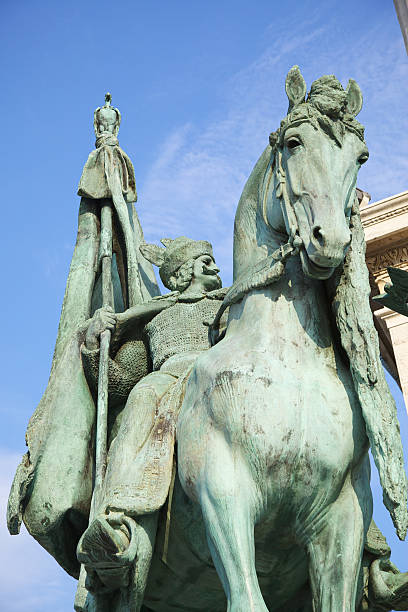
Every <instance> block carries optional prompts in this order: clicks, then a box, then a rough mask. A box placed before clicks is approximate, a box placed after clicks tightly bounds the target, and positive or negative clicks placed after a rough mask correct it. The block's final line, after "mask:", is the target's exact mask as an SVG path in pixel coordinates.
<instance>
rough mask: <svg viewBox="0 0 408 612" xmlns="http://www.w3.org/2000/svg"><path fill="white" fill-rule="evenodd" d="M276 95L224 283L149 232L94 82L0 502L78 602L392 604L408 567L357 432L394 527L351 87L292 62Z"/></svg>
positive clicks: (198, 259) (206, 264)
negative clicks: (75, 192)
mask: <svg viewBox="0 0 408 612" xmlns="http://www.w3.org/2000/svg"><path fill="white" fill-rule="evenodd" d="M286 92H287V95H288V99H289V110H288V114H287V116H286V117H285V118H284V119H283V121H282V122H281V125H280V127H279V129H278V130H277V131H276V132H274V133H272V134H271V136H270V141H269V142H270V144H269V145H268V146H267V147H266V149H265V151H264V152H263V153H262V155H261V157H260V159H259V161H258V162H257V164H256V166H255V168H254V170H253V171H252V173H251V175H250V177H249V179H248V181H247V184H246V185H245V188H244V190H243V193H242V196H241V199H240V202H239V205H238V209H237V213H236V217H235V232H234V284H233V286H232V287H231V288H230V289H228V290H227V289H222V288H221V281H220V278H219V275H218V273H219V269H218V268H217V266H216V263H215V260H214V255H213V251H212V247H211V244H210V243H209V242H207V241H205V240H202V241H194V240H190V239H188V238H186V237H179V238H176V239H175V240H171V239H163V240H162V244H163V247H159V246H157V245H152V244H146V243H145V242H144V239H143V234H142V230H141V227H140V224H139V221H138V217H137V214H136V211H135V209H134V206H133V202H135V201H136V186H135V178H134V171H133V166H132V163H131V161H130V159H129V157H128V156H127V155H126V154H125V153H124V152H123V151H122V150H121V149H120V147H119V143H118V140H117V134H118V129H119V124H120V113H119V111H118V110H117V109H114V108H113V107H112V106H111V104H110V102H111V98H110V95H109V94H107V96H106V103H105V106H103V107H102V108H98V109H97V110H96V111H95V119H94V126H95V134H96V149H95V151H93V152H92V153H91V154H90V156H89V159H88V161H87V163H86V165H85V168H84V172H83V175H82V177H81V181H80V186H79V194H80V195H81V196H82V199H81V206H80V213H79V227H78V239H77V245H76V248H75V252H74V256H73V260H72V264H71V269H70V274H69V278H68V282H67V289H66V294H65V299H64V305H63V310H62V314H61V322H60V327H59V332H58V338H57V343H56V349H55V354H54V361H53V366H52V371H51V376H50V380H49V384H48V387H47V389H46V391H45V394H44V396H43V398H42V400H41V402H40V404H39V406H38V408H37V410H36V411H35V413H34V415H33V417H32V419H31V421H30V424H29V427H28V431H27V443H28V448H29V450H28V453H27V454H26V455H25V456H24V458H23V461H22V463H21V464H20V466H19V467H18V470H17V473H16V477H15V480H14V483H13V488H12V491H11V493H10V499H9V510H8V521H9V529H10V531H11V532H12V533H18V531H19V527H20V523H21V521H22V520H24V522H25V524H26V526H27V528H28V530H29V532H30V533H31V534H32V535H33V536H34V537H35V538H36V539H37V540H38V542H39V543H40V544H41V545H42V546H44V548H46V550H48V552H50V554H52V555H53V556H54V557H55V559H56V560H57V561H58V563H60V565H61V566H62V567H63V568H64V569H65V570H66V571H67V572H69V573H70V574H71V575H73V576H76V577H80V581H79V587H78V592H77V598H76V602H75V608H76V610H77V611H78V612H80V611H81V612H84V611H85V610H88V612H105V611H108V610H109V611H112V612H136V611H137V610H141V609H142V610H154V611H157V612H160V611H162V612H168V611H170V610H174V611H176V610H180V611H181V610H190V611H193V610H196V611H197V612H204V611H208V610H211V611H214V612H216V611H218V610H219V611H220V612H221V611H222V610H225V609H226V608H228V610H229V611H231V612H247V611H248V610H252V611H254V612H255V611H256V612H265V611H267V610H270V611H272V610H274V611H280V612H283V611H285V612H287V611H291V612H307V611H311V610H312V609H313V610H315V611H321V612H330V611H332V612H338V611H339V610H343V611H344V612H352V611H353V612H354V610H355V609H359V610H361V611H363V610H364V611H367V612H369V611H371V612H374V611H375V610H384V611H385V610H388V611H389V610H392V609H395V610H403V609H407V608H408V599H407V595H406V592H407V591H408V586H407V585H408V575H406V574H401V573H400V572H399V571H398V570H397V568H395V566H393V564H392V563H391V562H390V561H389V557H390V549H389V547H388V545H387V543H386V542H385V539H384V538H383V536H382V534H381V533H380V532H379V531H378V529H377V528H376V527H375V525H374V524H373V523H372V522H371V515H372V500H371V491H370V486H369V478H370V475H369V463H368V449H369V446H371V450H372V453H373V457H374V459H375V463H376V466H377V468H378V470H379V474H380V479H381V484H382V486H383V491H384V503H385V505H386V507H387V508H388V510H389V512H390V514H391V517H392V520H393V522H394V524H395V527H396V530H397V533H398V535H399V537H400V538H404V537H405V534H406V530H407V521H408V515H407V492H406V475H405V473H404V468H403V458H402V445H401V440H400V437H399V426H398V422H397V417H396V410H395V404H394V401H393V399H392V397H391V395H390V392H389V389H388V387H387V385H386V382H385V379H384V375H383V370H382V367H381V363H380V355H379V348H378V339H377V336H376V332H375V329H374V326H373V321H372V315H371V311H370V308H369V302H368V297H369V291H370V289H369V282H368V275H367V270H366V267H365V259H364V254H365V245H364V235H363V230H362V226H361V221H360V218H359V210H358V203H357V201H356V197H355V186H356V179H357V173H358V170H359V168H360V166H361V164H362V163H364V162H365V161H366V159H367V157H368V152H367V148H366V145H365V142H364V132H363V128H362V126H361V125H360V124H359V123H358V122H357V120H356V119H355V116H356V115H357V114H358V112H359V111H360V109H361V106H362V96H361V92H360V89H359V87H358V85H357V84H356V83H355V82H354V81H352V80H350V81H349V85H348V87H347V89H346V90H344V89H343V87H342V86H341V84H340V83H339V82H338V81H337V79H336V78H335V77H334V76H324V77H321V78H320V79H318V80H317V81H315V82H314V83H313V84H312V86H311V90H310V92H309V94H308V96H307V97H306V84H305V82H304V79H303V77H302V75H301V74H300V71H299V69H298V68H297V67H294V68H292V70H291V71H290V72H289V74H288V76H287V79H286ZM106 206H109V211H110V213H109V215H110V217H109V218H111V219H112V224H111V225H110V222H109V223H108V224H106V222H105V221H104V220H103V218H102V219H101V208H103V207H105V210H106ZM104 214H105V213H104ZM107 228H108V229H107ZM107 258H108V259H107ZM104 262H105V263H104ZM106 262H108V266H109V267H108V268H107V267H106ZM151 264H154V265H155V266H157V267H158V269H159V273H160V277H161V279H162V282H163V284H164V285H165V286H166V287H167V288H168V289H169V290H170V293H168V294H165V295H163V296H160V295H159V291H158V288H157V284H156V280H155V276H154V272H153V268H152V265H151ZM104 266H105V267H104ZM107 269H108V272H109V274H108V277H106V270H107ZM103 270H105V272H103ZM104 274H105V276H104ZM106 278H108V282H107V281H106ZM107 292H108V294H109V293H110V295H111V299H110V300H109V299H108V300H107V299H106V295H107ZM389 295H391V293H390V292H389ZM103 296H105V297H103ZM108 297H109V296H108ZM108 303H111V304H112V306H113V307H107V304H108ZM404 303H405V302H404ZM104 334H105V336H104ZM106 334H108V335H107V336H106ZM104 337H105V338H110V340H108V344H107V348H108V351H109V352H108V353H107V357H106V362H105V361H104V358H103V356H101V355H102V340H101V339H102V338H104ZM102 370H104V372H105V375H106V381H107V398H108V404H107V421H106V424H105V429H104V428H103V427H102V429H101V424H100V422H99V423H98V429H97V433H96V421H97V418H96V405H97V403H98V402H97V398H98V394H99V397H100V396H101V371H102ZM99 414H100V413H99V403H98V415H99ZM99 418H100V417H99V416H98V419H99ZM101 432H102V434H103V435H102V437H104V438H105V440H104V442H105V446H106V447H107V450H108V456H107V466H106V473H105V467H104V466H103V470H102V471H101V470H99V472H98V461H100V459H99V457H102V459H103V457H104V455H103V452H102V454H101V453H99V452H98V448H99V446H98V444H97V450H96V457H97V465H96V466H95V460H94V457H95V437H97V438H98V436H99V438H100V436H101ZM99 438H98V439H99ZM176 441H177V453H175V452H174V448H175V442H176ZM105 459H106V457H105ZM99 468H100V466H99ZM95 470H96V474H97V483H98V482H99V481H98V474H102V475H103V478H102V480H101V484H100V486H99V485H97V490H96V491H94V492H93V477H94V474H95ZM93 493H94V494H93ZM92 494H93V501H92ZM80 564H82V568H83V569H82V570H81V574H80Z"/></svg>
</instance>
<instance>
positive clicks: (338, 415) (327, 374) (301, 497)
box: [209, 339, 367, 512]
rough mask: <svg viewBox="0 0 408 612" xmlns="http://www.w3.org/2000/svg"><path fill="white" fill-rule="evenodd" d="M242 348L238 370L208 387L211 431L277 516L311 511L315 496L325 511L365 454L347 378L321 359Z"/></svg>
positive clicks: (317, 355)
mask: <svg viewBox="0 0 408 612" xmlns="http://www.w3.org/2000/svg"><path fill="white" fill-rule="evenodd" d="M229 342H230V343H231V346H230V347H229V349H230V354H231V355H236V354H237V352H236V350H234V346H233V343H234V340H233V339H231V340H230V341H229ZM240 347H241V353H240V359H239V365H238V364H237V362H236V360H235V362H234V364H233V359H232V360H231V363H230V366H231V367H230V368H225V369H224V370H223V372H222V373H221V372H220V373H219V375H218V378H217V382H216V384H215V386H214V387H213V391H212V394H211V398H210V406H209V408H210V414H211V419H212V421H213V424H214V426H215V427H216V428H217V429H219V430H221V431H224V432H226V434H227V439H228V440H229V441H230V444H231V447H232V448H234V449H236V450H235V451H234V452H238V453H240V454H242V455H243V456H245V457H246V461H247V462H248V464H249V466H250V469H251V472H252V474H253V478H254V480H255V481H256V482H257V483H259V488H260V493H261V497H262V498H263V500H273V505H274V508H275V510H276V511H279V508H280V509H281V510H282V509H283V510H284V512H287V508H288V504H289V505H290V506H291V507H293V508H299V504H300V505H301V506H303V507H307V506H309V505H310V506H312V505H315V504H316V498H317V497H319V496H320V497H321V498H322V504H323V505H326V504H327V503H330V501H332V500H334V499H335V498H336V497H337V495H338V493H339V490H340V488H341V486H342V483H343V482H344V478H345V475H346V474H347V472H348V471H349V470H350V469H351V467H352V466H353V465H354V464H356V463H357V462H358V461H359V460H360V459H361V457H362V455H363V454H364V453H365V452H366V450H367V441H366V435H365V430H364V423H363V420H362V417H361V414H360V408H359V405H358V402H357V400H356V397H355V393H354V389H353V386H352V382H351V378H350V375H349V373H348V372H347V371H346V369H345V368H344V369H342V368H341V367H338V368H337V370H336V369H335V368H334V367H333V366H332V361H334V357H332V358H331V359H327V355H325V354H324V352H322V351H315V352H314V353H313V352H312V353H311V352H310V351H308V353H307V359H306V358H305V359H304V360H302V354H301V353H298V354H297V357H296V360H294V359H291V357H290V355H291V354H293V351H288V354H287V355H285V353H284V350H283V351H282V352H280V353H279V357H276V356H275V357H274V358H271V356H270V352H266V351H265V350H264V349H263V347H262V345H261V344H258V345H257V348H256V349H253V348H252V349H249V348H247V349H245V346H244V345H243V344H242V342H240ZM236 348H237V347H235V349H236ZM223 353H224V358H225V348H224V351H223ZM282 355H283V356H282ZM224 363H225V359H224ZM322 492H323V495H322ZM277 499H279V500H281V504H280V505H279V504H278V505H277V504H276V500H277ZM307 500H309V501H310V504H308V502H307ZM266 503H268V501H266ZM305 504H306V506H305Z"/></svg>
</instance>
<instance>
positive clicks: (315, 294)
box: [227, 147, 334, 362]
mask: <svg viewBox="0 0 408 612" xmlns="http://www.w3.org/2000/svg"><path fill="white" fill-rule="evenodd" d="M269 161H270V147H267V149H265V151H264V152H263V154H262V155H261V157H260V159H259V160H258V163H257V165H256V166H255V168H254V170H253V172H252V174H251V176H250V178H249V179H248V182H247V184H246V186H245V188H244V191H243V194H242V196H241V199H240V203H239V205H238V210H237V214H236V217H235V228H234V229H235V231H234V279H237V278H239V277H241V276H243V275H246V274H248V273H250V270H251V268H252V267H253V266H254V265H256V264H257V263H258V262H260V261H261V260H262V259H264V258H265V257H266V256H268V255H270V254H271V253H272V252H273V251H274V250H276V249H277V248H278V247H279V246H281V245H283V244H285V243H286V242H287V240H288V237H287V236H286V235H282V233H280V232H278V231H276V230H274V228H272V227H271V226H270V225H269V224H268V221H267V219H266V218H265V211H264V210H263V198H262V189H260V188H259V186H260V185H262V184H263V180H264V178H265V173H266V170H267V168H268V165H269ZM274 184H275V177H274V176H272V178H271V180H270V181H269V188H271V189H273V190H274V192H275V189H274ZM273 195H274V197H273V199H272V207H273V210H271V214H270V215H268V218H272V219H278V220H279V219H280V220H281V222H280V223H278V225H279V227H280V228H282V226H284V223H283V218H282V211H281V204H280V200H279V199H278V198H277V197H276V194H275V193H274V194H273ZM330 320H331V315H330V313H329V306H328V301H327V298H326V292H325V286H324V283H323V282H322V281H318V280H314V279H311V278H308V277H306V276H305V275H304V273H303V270H302V266H301V263H300V258H299V256H295V257H291V258H290V259H289V261H288V262H287V263H286V265H285V271H284V273H283V275H282V277H281V278H280V279H279V280H278V281H277V282H274V283H272V284H271V285H268V286H267V287H265V288H263V289H255V290H252V291H249V292H248V294H247V295H246V296H245V297H244V299H243V300H242V301H241V302H239V303H238V304H234V305H232V306H231V308H230V315H229V323H228V331H227V335H232V334H234V333H236V332H238V333H239V334H240V335H241V336H242V337H246V338H248V339H249V342H250V343H251V344H253V343H256V344H257V345H258V346H265V347H267V348H268V349H269V350H270V349H271V342H272V343H274V344H276V342H277V339H278V338H279V339H280V340H281V341H282V346H290V345H292V350H293V345H297V346H299V350H300V349H304V350H306V351H308V352H310V350H311V349H312V348H313V350H314V351H316V348H318V349H319V351H320V352H323V354H326V355H327V358H328V359H329V360H330V362H332V361H333V360H334V352H333V339H332V329H331V325H330ZM272 346H273V344H272Z"/></svg>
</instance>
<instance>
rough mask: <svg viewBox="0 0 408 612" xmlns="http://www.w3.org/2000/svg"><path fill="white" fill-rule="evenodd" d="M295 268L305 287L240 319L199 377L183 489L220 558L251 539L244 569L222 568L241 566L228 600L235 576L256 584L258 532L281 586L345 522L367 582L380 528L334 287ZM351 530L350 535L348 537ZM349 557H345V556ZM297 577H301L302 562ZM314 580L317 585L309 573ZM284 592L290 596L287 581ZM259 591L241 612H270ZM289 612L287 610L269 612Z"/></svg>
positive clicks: (280, 291) (188, 420)
mask: <svg viewBox="0 0 408 612" xmlns="http://www.w3.org/2000/svg"><path fill="white" fill-rule="evenodd" d="M291 264H292V265H291V267H292V268H293V272H297V274H294V273H293V272H292V273H288V275H287V276H290V277H291V279H292V281H294V282H292V283H290V284H289V283H288V282H287V278H286V277H285V278H284V279H282V280H281V281H280V282H279V283H277V285H276V286H274V287H273V289H268V290H264V291H259V290H258V291H256V292H254V293H253V294H251V295H248V296H247V297H246V298H245V300H244V301H243V303H242V304H240V305H239V306H238V307H235V308H234V312H233V313H231V319H232V320H231V323H230V326H229V328H228V331H227V335H226V338H225V339H224V340H223V341H222V342H221V343H220V344H218V345H216V346H215V347H214V348H213V349H212V350H211V351H210V352H209V353H208V354H206V355H203V356H202V357H201V358H200V360H199V362H198V363H197V365H196V367H195V370H194V378H192V379H191V382H190V385H189V386H188V389H187V393H186V398H185V403H184V409H183V412H182V414H181V415H180V419H179V424H178V435H179V470H180V475H181V479H182V482H183V486H184V488H185V490H186V492H187V494H188V495H190V496H191V497H192V498H193V499H195V500H197V501H198V502H199V503H200V505H201V507H202V509H203V513H204V518H205V520H207V521H210V520H211V519H210V518H209V517H210V516H211V515H212V514H215V515H217V517H218V520H217V523H218V524H217V528H215V529H214V532H213V534H212V538H213V542H214V544H213V546H214V547H216V544H215V542H218V541H219V539H220V537H221V534H224V536H225V533H228V532H229V538H230V543H229V548H230V547H231V544H232V542H239V538H238V532H240V533H241V534H242V533H246V534H247V535H246V537H245V538H244V539H243V541H242V542H241V543H240V544H239V545H238V546H237V549H236V550H235V557H236V558H235V559H234V558H229V559H227V560H225V559H222V560H220V561H219V565H218V567H217V569H218V570H219V573H220V574H222V573H225V572H227V569H226V568H225V565H226V564H227V565H231V567H230V568H229V571H230V572H231V576H228V577H227V578H226V579H225V581H226V583H227V584H228V588H227V592H228V590H231V588H232V584H231V582H234V577H232V574H234V573H236V576H235V583H236V584H238V583H239V582H240V575H245V569H244V568H245V567H246V568H247V571H248V572H249V568H248V565H249V564H251V563H252V564H254V562H255V555H254V545H255V547H257V545H258V542H257V541H256V537H255V542H254V540H253V535H252V534H251V531H252V532H253V528H254V525H258V526H259V527H258V532H259V534H264V535H265V536H266V538H267V542H268V543H269V547H270V550H266V548H267V547H266V544H267V542H264V543H263V547H264V549H265V553H264V555H265V557H264V562H263V565H264V566H265V567H266V568H267V570H266V571H267V573H268V574H269V576H270V578H271V577H273V575H274V572H275V571H276V568H277V567H282V566H285V563H286V559H287V558H288V550H289V549H290V548H291V547H294V548H297V554H296V555H293V556H294V557H295V559H296V562H297V563H299V564H301V565H303V563H304V558H305V553H306V552H307V551H308V549H310V547H313V546H314V544H315V542H316V540H317V541H319V537H320V535H321V533H322V532H324V531H325V530H327V529H328V528H330V529H331V528H335V527H337V525H336V524H335V523H336V522H338V523H339V525H338V528H339V530H340V529H341V530H343V533H342V538H344V552H343V558H342V560H343V562H344V563H345V564H346V566H347V565H348V564H350V565H351V566H352V565H353V563H354V566H355V567H354V572H357V573H358V569H359V568H358V561H357V560H358V559H360V557H361V554H362V545H363V539H364V534H365V530H366V529H367V528H368V523H367V521H368V522H369V520H370V518H371V509H370V497H371V494H370V490H369V470H368V467H367V458H366V454H367V449H368V441H367V438H366V435H365V428H364V422H363V419H362V416H361V410H360V406H359V403H358V401H357V398H356V396H355V392H354V388H353V385H352V381H351V376H350V373H349V372H348V370H347V367H346V365H345V364H344V363H343V362H342V359H341V357H340V355H339V351H338V350H336V347H335V344H334V342H333V339H332V333H331V330H330V326H329V318H328V316H327V314H328V313H327V312H326V310H327V301H326V299H325V295H324V287H319V286H318V285H319V284H321V283H319V281H314V280H312V279H305V277H304V276H303V274H302V273H301V270H300V265H299V264H298V263H297V262H295V261H293V262H291ZM288 272H289V271H288ZM296 276H297V278H296ZM295 281H296V282H295ZM302 281H303V282H302ZM274 298H275V299H274ZM299 300H301V305H302V306H301V308H300V307H299ZM236 310H239V312H238V313H237V312H236ZM255 315H256V316H255ZM272 346H273V348H274V350H273V354H271V347H272ZM357 485H358V486H357ZM343 497H347V498H350V500H349V499H348V501H347V506H349V504H351V507H352V508H353V512H352V514H354V513H355V514H356V516H353V517H349V516H348V513H347V512H346V513H345V514H346V515H345V516H344V512H343V509H342V508H341V507H339V509H338V510H337V508H336V503H337V502H338V500H339V499H340V500H341V501H340V504H339V506H341V505H342V500H343ZM360 505H361V507H362V508H361V509H360V510H359V506H360ZM363 510H364V511H365V512H364V515H365V517H363ZM239 514H241V516H240V517H239ZM227 515H230V516H229V517H228V516H227ZM233 517H236V519H237V523H236V524H235V522H234V521H233ZM221 520H222V521H225V523H224V522H223V523H221ZM351 520H354V521H355V523H356V525H355V530H353V529H350V527H351V525H350V521H351ZM343 521H346V522H347V529H346V524H343V525H342V526H341V527H340V525H341V524H342V522H343ZM356 532H357V533H356ZM210 537H211V535H210ZM333 537H334V536H333ZM244 540H245V541H244ZM346 540H347V541H346ZM259 544H261V542H260V543H259ZM210 546H211V545H210ZM337 546H339V549H338V548H337V547H335V548H334V549H333V554H335V555H336V556H337V555H338V554H339V550H340V549H341V547H342V546H341V543H339V542H338V543H337ZM265 547H266V548H265ZM346 551H347V555H346V554H345V553H346ZM308 552H309V554H311V551H310V550H309V551H308ZM229 554H231V551H230V552H229ZM217 555H218V553H216V554H215V557H217ZM213 556H214V553H213ZM293 556H292V557H293ZM231 557H232V555H231ZM237 558H240V559H241V562H240V563H237ZM332 561H333V563H334V562H335V559H334V558H333V559H332ZM328 562H329V559H328V558H327V557H326V554H325V563H328ZM356 564H357V567H356ZM289 565H290V568H291V571H292V569H293V568H292V566H293V558H290V559H289ZM221 566H222V567H221ZM253 566H254V567H256V564H255V565H253ZM264 571H265V569H264ZM303 571H305V568H304V569H303ZM258 573H259V572H258ZM288 573H289V572H288ZM302 578H303V582H306V581H307V578H308V576H307V567H306V575H303V576H302ZM252 579H253V581H254V582H255V577H254V576H252ZM277 582H278V584H280V585H281V579H279V580H278V581H277ZM236 584H235V586H236ZM289 584H291V586H292V589H293V582H291V581H290V582H289ZM295 585H296V583H295ZM277 586H278V585H277ZM296 587H297V588H298V587H299V585H296V586H295V590H294V591H292V595H293V594H294V592H296ZM280 589H281V590H282V585H281V586H280ZM248 590H249V591H252V592H251V593H250V594H248V593H247V594H246V599H247V602H246V606H247V607H245V604H244V601H245V599H244V594H243V593H241V592H240V593H239V597H238V599H239V602H240V603H239V606H241V607H235V608H234V609H237V610H238V609H242V610H244V609H249V610H251V609H254V610H255V609H259V610H261V609H266V608H263V607H262V605H261V604H260V603H259V604H258V607H252V606H256V602H255V603H254V602H253V601H252V600H253V599H254V594H253V591H255V592H256V591H257V589H256V586H254V584H251V585H250V584H248ZM285 595H286V596H287V595H288V593H285ZM351 596H354V594H353V595H351ZM258 598H259V593H258ZM251 602H252V603H251ZM283 603H284V601H279V598H276V601H275V604H274V607H269V609H270V610H273V609H278V608H279V606H281V605H283ZM231 605H232V604H231ZM275 606H278V607H275ZM231 609H233V608H232V607H231ZM326 609H328V608H326Z"/></svg>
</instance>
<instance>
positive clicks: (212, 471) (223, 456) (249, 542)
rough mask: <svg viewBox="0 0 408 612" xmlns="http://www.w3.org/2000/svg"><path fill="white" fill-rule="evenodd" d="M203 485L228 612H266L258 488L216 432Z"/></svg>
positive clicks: (203, 503) (205, 512)
mask: <svg viewBox="0 0 408 612" xmlns="http://www.w3.org/2000/svg"><path fill="white" fill-rule="evenodd" d="M207 449H208V456H207V457H206V461H205V466H204V470H203V472H202V474H201V477H200V482H201V485H199V487H198V491H199V499H200V503H201V508H202V512H203V518H204V522H205V526H206V531H207V540H208V544H209V548H210V551H211V554H212V557H213V560H214V564H215V567H216V569H217V572H218V575H219V577H220V579H221V582H222V584H223V587H224V591H225V594H226V596H227V598H228V612H267V607H266V606H265V602H264V600H263V598H262V594H261V590H260V588H259V584H258V579H257V575H256V570H255V545H254V516H255V514H256V493H255V484H254V481H253V479H252V478H251V475H250V473H249V470H248V467H247V464H246V462H245V461H244V459H243V458H242V457H241V455H240V450H238V449H237V448H235V449H232V448H231V447H230V446H229V445H228V443H227V442H226V440H225V437H224V435H222V434H220V433H218V432H213V434H212V435H211V439H210V440H209V443H208V446H207Z"/></svg>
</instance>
